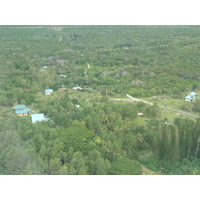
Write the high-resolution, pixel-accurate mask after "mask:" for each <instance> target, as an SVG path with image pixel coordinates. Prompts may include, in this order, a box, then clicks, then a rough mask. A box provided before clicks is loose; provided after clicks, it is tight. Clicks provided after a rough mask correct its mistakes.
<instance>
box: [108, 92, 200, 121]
mask: <svg viewBox="0 0 200 200" xmlns="http://www.w3.org/2000/svg"><path fill="white" fill-rule="evenodd" d="M126 96H127V97H129V98H131V99H132V100H133V101H141V102H144V103H146V104H149V105H153V103H150V102H148V101H144V100H141V99H137V98H135V97H132V96H130V95H129V94H126ZM112 100H113V101H126V102H131V101H130V100H127V99H112ZM158 106H159V107H160V108H163V109H166V110H170V111H175V112H177V113H180V114H182V115H187V116H190V117H193V118H198V117H199V116H197V115H193V114H190V113H187V112H183V111H181V110H176V109H173V108H168V107H165V106H160V105H158Z"/></svg>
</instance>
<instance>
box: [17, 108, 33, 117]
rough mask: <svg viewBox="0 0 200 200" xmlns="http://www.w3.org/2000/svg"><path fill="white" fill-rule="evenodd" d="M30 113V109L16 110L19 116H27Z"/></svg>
mask: <svg viewBox="0 0 200 200" xmlns="http://www.w3.org/2000/svg"><path fill="white" fill-rule="evenodd" d="M29 111H30V108H24V109H17V110H15V113H16V114H17V115H18V114H27V113H28V112H29Z"/></svg>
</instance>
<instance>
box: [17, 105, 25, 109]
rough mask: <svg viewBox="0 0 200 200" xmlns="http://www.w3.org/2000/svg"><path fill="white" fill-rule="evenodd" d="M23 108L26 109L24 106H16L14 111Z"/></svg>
mask: <svg viewBox="0 0 200 200" xmlns="http://www.w3.org/2000/svg"><path fill="white" fill-rule="evenodd" d="M24 108H26V106H25V105H16V106H15V110H16V109H24Z"/></svg>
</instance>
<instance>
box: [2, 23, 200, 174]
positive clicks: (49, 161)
mask: <svg viewBox="0 0 200 200" xmlns="http://www.w3.org/2000/svg"><path fill="white" fill-rule="evenodd" d="M199 32H200V26H102V25H99V26H78V25H74V26H50V25H49V26H0V46H1V49H0V50H1V53H0V60H1V63H0V70H1V73H0V174H2V175H22V174H26V175H28V174H29V175H120V174H121V175H141V174H158V172H159V173H161V174H185V175H186V174H200V151H199V145H200V120H199V118H197V119H193V118H189V117H183V116H176V117H174V118H173V121H172V120H171V121H170V120H169V119H168V118H169V116H165V114H163V110H162V109H161V108H160V107H159V106H158V105H157V103H156V101H154V104H153V105H148V104H145V103H143V102H134V103H130V102H124V101H113V100H112V98H121V99H125V98H127V97H126V95H125V94H126V93H127V94H129V95H131V96H133V97H137V98H154V99H156V98H161V97H163V96H167V98H171V99H172V100H174V101H177V102H178V104H180V105H181V109H182V110H187V111H191V112H195V113H196V114H198V113H199V112H200V108H199V106H200V100H199V99H197V100H196V101H195V102H185V101H184V97H185V96H186V95H187V94H189V93H190V92H192V91H195V92H197V94H198V92H199V91H200V85H199V82H198V81H199V77H200V76H199V75H200V72H198V69H199V68H200V65H199V61H200V56H199V55H200V53H199V50H200V35H199ZM43 66H46V67H43ZM61 75H65V76H61ZM74 87H80V88H82V89H79V90H75V89H73V88H74ZM48 88H51V89H53V93H52V94H51V95H45V93H44V90H45V89H48ZM16 104H23V105H26V106H27V107H28V108H30V110H31V111H30V114H35V113H44V115H45V116H46V117H47V118H49V119H50V120H49V121H41V122H37V123H34V124H33V123H32V121H31V115H30V114H29V115H28V116H22V117H21V116H16V114H15V110H14V108H13V107H14V105H16ZM77 105H79V107H78V106H77ZM141 112H142V113H144V117H138V113H141ZM168 121H170V122H171V123H165V122H168ZM172 122H173V123H172ZM147 153H150V155H149V156H143V155H145V154H147ZM144 168H148V169H149V170H150V171H151V172H149V173H145V170H144Z"/></svg>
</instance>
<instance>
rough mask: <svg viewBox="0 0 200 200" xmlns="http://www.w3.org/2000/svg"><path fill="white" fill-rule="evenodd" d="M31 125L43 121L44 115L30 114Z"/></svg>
mask: <svg viewBox="0 0 200 200" xmlns="http://www.w3.org/2000/svg"><path fill="white" fill-rule="evenodd" d="M31 118H32V123H33V124H34V123H35V122H41V121H43V120H44V113H39V114H32V115H31Z"/></svg>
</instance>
